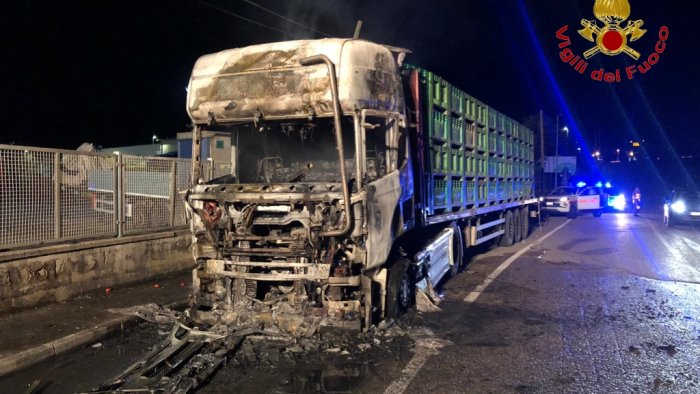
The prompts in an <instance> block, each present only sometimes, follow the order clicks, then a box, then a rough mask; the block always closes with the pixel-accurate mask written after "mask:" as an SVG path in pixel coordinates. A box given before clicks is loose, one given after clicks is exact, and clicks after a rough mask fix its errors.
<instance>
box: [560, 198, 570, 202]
mask: <svg viewBox="0 0 700 394" xmlns="http://www.w3.org/2000/svg"><path fill="white" fill-rule="evenodd" d="M559 201H561V202H567V201H569V197H562V198H560V199H559Z"/></svg>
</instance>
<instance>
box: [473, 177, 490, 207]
mask: <svg viewBox="0 0 700 394" xmlns="http://www.w3.org/2000/svg"><path fill="white" fill-rule="evenodd" d="M488 191H489V183H488V181H487V180H486V179H479V182H478V183H477V190H476V203H477V204H485V203H487V202H488Z"/></svg>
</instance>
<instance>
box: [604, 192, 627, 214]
mask: <svg viewBox="0 0 700 394" xmlns="http://www.w3.org/2000/svg"><path fill="white" fill-rule="evenodd" d="M608 205H610V206H611V207H613V208H615V209H617V210H618V211H624V210H625V205H627V200H626V199H625V195H624V194H620V195H619V196H615V197H613V198H612V201H610V204H608Z"/></svg>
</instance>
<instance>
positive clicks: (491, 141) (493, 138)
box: [488, 132, 498, 153]
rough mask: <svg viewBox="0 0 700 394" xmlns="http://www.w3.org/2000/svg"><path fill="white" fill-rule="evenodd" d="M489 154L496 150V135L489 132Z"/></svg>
mask: <svg viewBox="0 0 700 394" xmlns="http://www.w3.org/2000/svg"><path fill="white" fill-rule="evenodd" d="M488 138H489V152H491V153H496V151H497V150H498V134H496V133H495V132H489V136H488Z"/></svg>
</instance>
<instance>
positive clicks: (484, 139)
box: [476, 127, 489, 152]
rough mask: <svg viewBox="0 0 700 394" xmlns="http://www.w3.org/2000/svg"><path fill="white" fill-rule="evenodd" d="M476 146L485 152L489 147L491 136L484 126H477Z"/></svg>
mask: <svg viewBox="0 0 700 394" xmlns="http://www.w3.org/2000/svg"><path fill="white" fill-rule="evenodd" d="M476 147H477V149H480V150H482V151H484V152H485V151H487V150H488V149H489V137H488V134H487V132H486V130H485V129H484V128H482V127H477V128H476Z"/></svg>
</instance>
